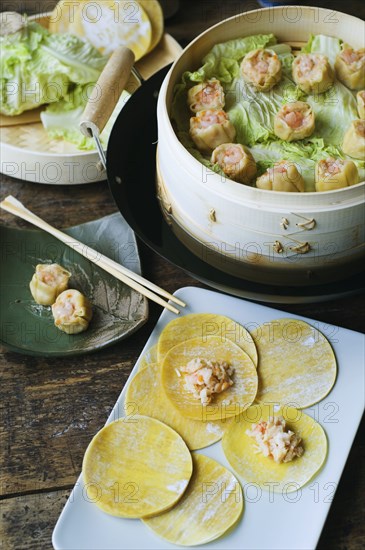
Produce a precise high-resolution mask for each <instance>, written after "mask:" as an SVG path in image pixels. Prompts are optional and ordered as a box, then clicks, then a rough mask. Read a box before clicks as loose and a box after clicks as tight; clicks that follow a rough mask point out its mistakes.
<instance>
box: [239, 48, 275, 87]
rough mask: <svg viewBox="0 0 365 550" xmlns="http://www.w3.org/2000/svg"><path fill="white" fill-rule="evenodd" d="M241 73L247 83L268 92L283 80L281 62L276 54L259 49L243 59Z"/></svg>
mask: <svg viewBox="0 0 365 550" xmlns="http://www.w3.org/2000/svg"><path fill="white" fill-rule="evenodd" d="M241 72H242V76H243V78H244V79H245V81H246V82H248V83H249V84H252V85H253V86H254V87H255V88H256V89H257V90H258V91H260V92H267V91H269V90H271V88H273V87H274V86H275V84H277V83H278V82H279V81H280V79H281V72H282V70H281V61H280V59H279V58H278V56H277V54H276V53H275V52H273V51H270V50H264V49H262V48H259V49H257V50H253V51H252V52H250V53H248V54H247V55H246V56H245V57H244V58H243V61H242V63H241Z"/></svg>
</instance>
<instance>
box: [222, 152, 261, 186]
mask: <svg viewBox="0 0 365 550" xmlns="http://www.w3.org/2000/svg"><path fill="white" fill-rule="evenodd" d="M211 162H212V163H213V164H218V165H219V166H220V168H221V169H222V170H223V172H224V173H225V174H226V176H228V177H229V178H230V179H232V180H234V181H237V182H239V183H250V182H251V180H252V179H253V178H254V177H255V176H256V172H257V169H256V162H255V159H254V158H253V156H252V154H251V153H250V151H249V150H248V149H247V147H244V146H243V145H241V144H240V143H224V144H222V145H219V146H218V147H216V148H215V149H214V151H213V153H212V157H211Z"/></svg>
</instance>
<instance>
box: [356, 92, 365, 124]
mask: <svg viewBox="0 0 365 550" xmlns="http://www.w3.org/2000/svg"><path fill="white" fill-rule="evenodd" d="M356 100H357V111H358V113H359V117H360V118H362V119H363V120H364V119H365V90H361V92H357V94H356Z"/></svg>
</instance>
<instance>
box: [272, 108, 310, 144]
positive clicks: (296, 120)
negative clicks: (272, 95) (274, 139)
mask: <svg viewBox="0 0 365 550" xmlns="http://www.w3.org/2000/svg"><path fill="white" fill-rule="evenodd" d="M314 126H315V118H314V113H313V111H312V108H311V106H310V105H308V103H305V102H304V101H295V102H294V103H287V104H286V105H283V106H282V107H281V109H280V110H279V112H278V113H277V114H276V115H275V120H274V132H275V135H277V136H278V137H279V138H280V139H283V140H285V141H296V140H299V139H304V138H306V137H309V136H310V135H311V134H312V133H313V132H314Z"/></svg>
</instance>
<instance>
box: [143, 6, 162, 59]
mask: <svg viewBox="0 0 365 550" xmlns="http://www.w3.org/2000/svg"><path fill="white" fill-rule="evenodd" d="M138 4H140V5H141V6H142V8H143V9H144V11H145V12H146V14H147V16H148V18H149V20H150V23H151V27H152V37H151V44H150V46H149V48H148V50H147V53H149V52H150V51H152V50H153V49H154V48H155V47H156V46H157V44H158V43H159V42H160V40H161V38H162V36H163V32H164V16H163V11H162V8H161V4H160V3H159V2H157V0H138Z"/></svg>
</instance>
